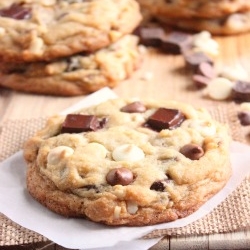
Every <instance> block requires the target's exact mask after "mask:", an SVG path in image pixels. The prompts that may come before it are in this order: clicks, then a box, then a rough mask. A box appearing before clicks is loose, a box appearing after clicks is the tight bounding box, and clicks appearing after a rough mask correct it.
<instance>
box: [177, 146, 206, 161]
mask: <svg viewBox="0 0 250 250" xmlns="http://www.w3.org/2000/svg"><path fill="white" fill-rule="evenodd" d="M180 153H182V154H183V155H185V156H186V157H187V158H189V159H191V160H199V159H200V158H201V157H202V156H203V155H204V150H203V148H202V147H201V146H199V145H196V144H192V143H190V144H187V145H185V146H183V147H182V148H181V149H180Z"/></svg>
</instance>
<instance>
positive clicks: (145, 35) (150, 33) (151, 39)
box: [137, 27, 164, 47]
mask: <svg viewBox="0 0 250 250" xmlns="http://www.w3.org/2000/svg"><path fill="white" fill-rule="evenodd" d="M137 33H138V34H139V37H140V43H141V44H143V45H145V46H152V47H160V46H161V43H162V37H163V36H164V30H163V29H162V28H159V27H141V28H140V29H138V30H137Z"/></svg>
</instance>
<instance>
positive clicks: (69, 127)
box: [61, 114, 101, 133]
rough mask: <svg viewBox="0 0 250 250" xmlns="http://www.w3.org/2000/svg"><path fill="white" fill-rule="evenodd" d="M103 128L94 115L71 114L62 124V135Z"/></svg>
mask: <svg viewBox="0 0 250 250" xmlns="http://www.w3.org/2000/svg"><path fill="white" fill-rule="evenodd" d="M99 128H101V125H100V122H99V121H98V119H97V117H96V116H94V115H79V114H69V115H67V116H66V119H65V120H64V122H63V124H62V129H61V133H81V132H87V131H96V130H97V129H99Z"/></svg>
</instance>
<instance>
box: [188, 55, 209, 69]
mask: <svg viewBox="0 0 250 250" xmlns="http://www.w3.org/2000/svg"><path fill="white" fill-rule="evenodd" d="M184 59H185V62H186V66H187V68H188V69H190V70H193V71H195V72H197V69H198V67H199V65H200V64H201V63H204V62H206V63H209V64H211V65H213V61H212V60H211V59H210V58H209V57H208V56H207V55H205V54H204V53H202V52H194V53H187V54H184Z"/></svg>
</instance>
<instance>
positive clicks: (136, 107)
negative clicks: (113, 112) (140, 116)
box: [121, 102, 146, 113]
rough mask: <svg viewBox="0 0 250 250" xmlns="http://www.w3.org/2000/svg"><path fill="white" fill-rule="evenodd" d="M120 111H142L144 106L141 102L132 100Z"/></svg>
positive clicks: (144, 109)
mask: <svg viewBox="0 0 250 250" xmlns="http://www.w3.org/2000/svg"><path fill="white" fill-rule="evenodd" d="M121 111H122V112H126V113H144V112H145V111H146V107H145V106H144V105H143V103H141V102H132V103H130V104H128V105H126V106H124V107H122V108H121Z"/></svg>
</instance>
